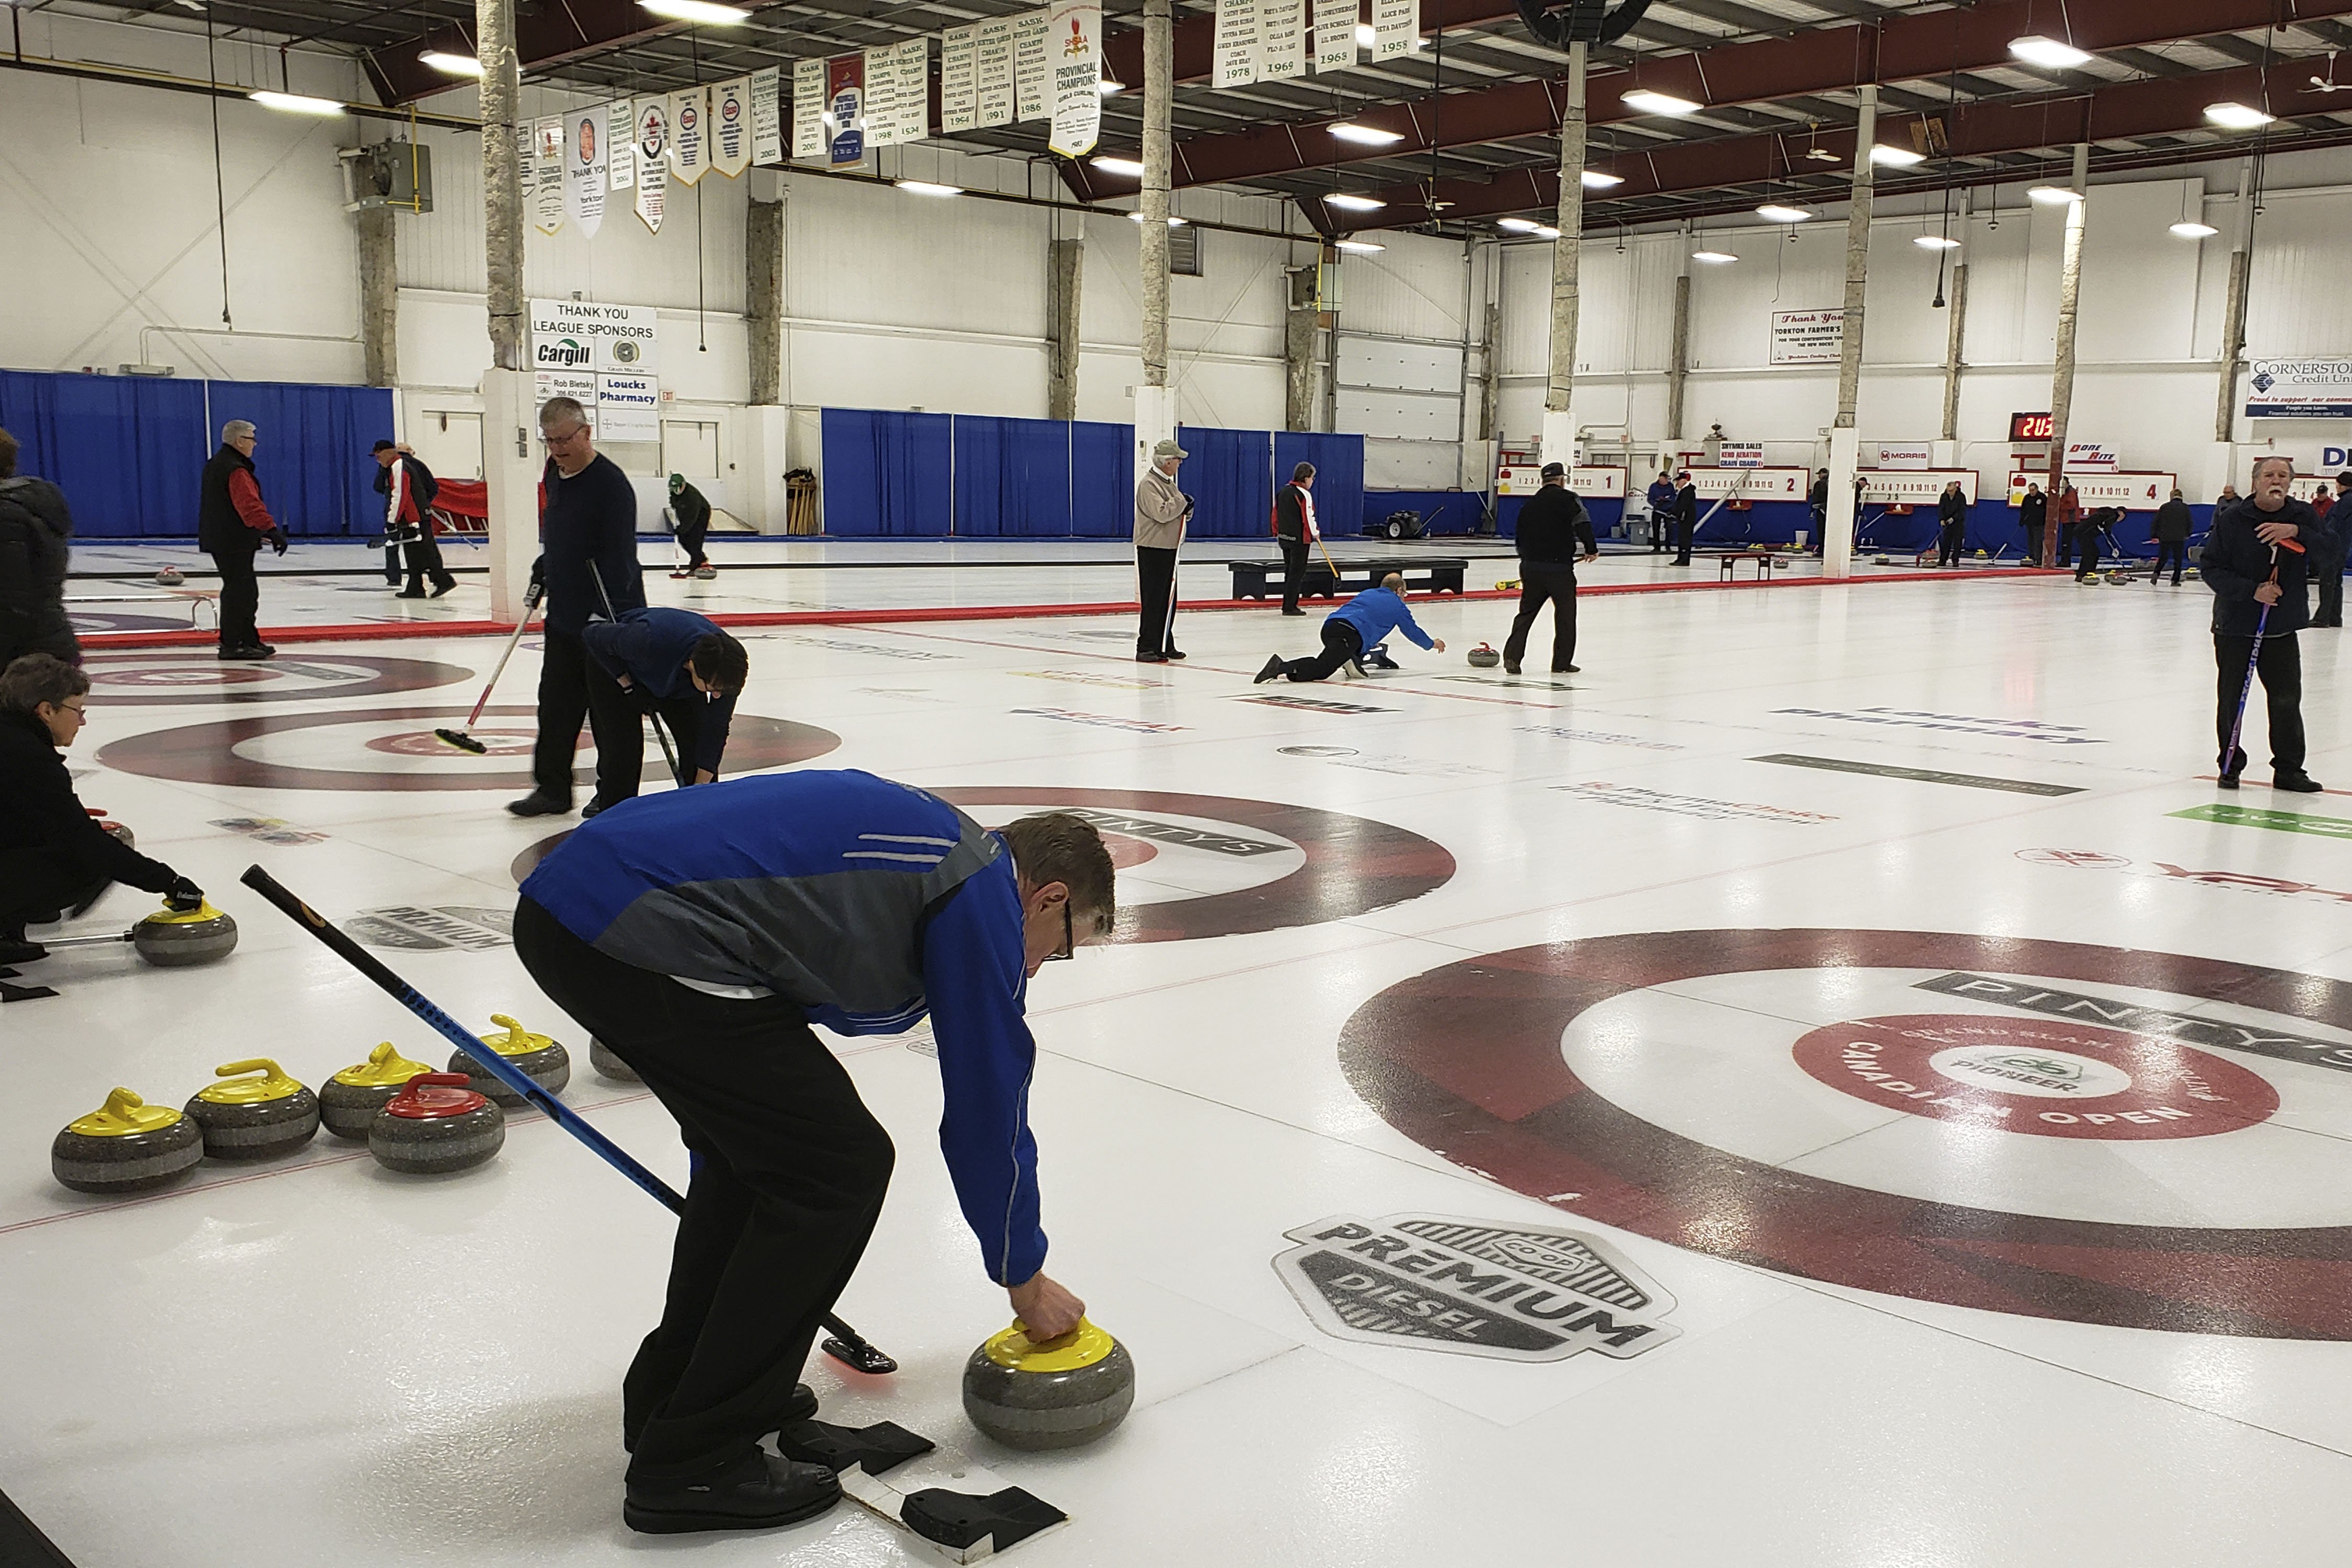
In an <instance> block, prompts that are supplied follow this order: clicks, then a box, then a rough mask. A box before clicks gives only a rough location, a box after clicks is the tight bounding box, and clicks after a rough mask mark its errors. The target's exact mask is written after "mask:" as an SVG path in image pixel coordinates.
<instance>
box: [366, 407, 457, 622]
mask: <svg viewBox="0 0 2352 1568" xmlns="http://www.w3.org/2000/svg"><path fill="white" fill-rule="evenodd" d="M374 457H375V465H376V468H377V470H378V471H377V473H376V477H375V489H376V493H377V494H378V495H380V496H382V497H383V498H384V509H383V537H384V544H385V548H386V550H387V552H389V551H390V550H391V548H392V547H394V546H395V545H396V546H397V547H398V548H399V550H400V552H401V554H402V556H403V557H404V558H405V559H406V561H407V563H408V586H407V587H405V588H404V589H402V590H401V591H400V593H399V594H398V595H395V596H396V597H399V598H403V599H423V598H427V597H430V598H435V599H437V598H439V597H440V596H441V595H444V594H446V593H447V592H448V591H449V590H450V589H452V588H454V587H456V586H457V578H455V577H453V576H451V575H450V574H449V568H448V567H446V565H444V564H442V562H441V547H440V546H439V545H438V544H436V543H435V542H433V535H434V533H435V532H436V531H438V529H439V528H440V526H441V525H440V524H439V523H437V522H436V521H433V498H434V495H435V494H436V492H437V491H438V490H439V489H440V488H441V487H440V484H439V483H438V481H436V479H434V478H433V470H432V469H430V468H426V467H425V464H424V463H423V462H422V461H421V460H419V459H418V458H417V456H416V454H415V453H414V452H412V451H410V450H409V449H408V448H407V447H395V446H394V445H393V444H392V443H391V442H389V441H378V442H377V443H376V444H375V447H374ZM427 577H430V578H432V579H433V592H432V593H431V594H430V595H427V594H426V593H425V578H427ZM394 580H395V581H397V579H394Z"/></svg>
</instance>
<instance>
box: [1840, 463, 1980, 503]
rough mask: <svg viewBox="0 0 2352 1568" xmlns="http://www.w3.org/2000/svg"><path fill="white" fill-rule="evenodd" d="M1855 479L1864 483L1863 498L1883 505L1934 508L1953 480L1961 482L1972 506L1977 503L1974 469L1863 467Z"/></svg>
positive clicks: (1964, 494)
mask: <svg viewBox="0 0 2352 1568" xmlns="http://www.w3.org/2000/svg"><path fill="white" fill-rule="evenodd" d="M1854 477H1855V478H1856V479H1860V480H1861V481H1862V499H1863V500H1864V501H1869V502H1874V503H1876V504H1879V505H1883V506H1934V505H1935V504H1936V501H1937V498H1939V497H1941V496H1942V495H1943V493H1944V486H1945V485H1946V484H1948V483H1949V482H1950V481H1951V480H1953V479H1958V480H1959V481H1960V494H1961V495H1963V496H1965V497H1967V498H1968V500H1969V505H1971V506H1973V505H1975V504H1976V499H1977V471H1976V470H1975V469H1974V468H1891V469H1890V468H1861V469H1857V470H1856V471H1855V474H1854Z"/></svg>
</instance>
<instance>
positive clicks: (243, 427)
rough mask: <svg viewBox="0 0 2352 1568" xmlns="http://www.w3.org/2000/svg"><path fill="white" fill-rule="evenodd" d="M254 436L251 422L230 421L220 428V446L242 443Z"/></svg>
mask: <svg viewBox="0 0 2352 1568" xmlns="http://www.w3.org/2000/svg"><path fill="white" fill-rule="evenodd" d="M254 434H255V431H254V428H253V421H252V420H250V419H232V420H230V421H229V422H228V423H227V424H226V425H224V426H221V445H222V446H224V447H226V446H227V445H228V444H229V443H230V442H231V441H242V440H244V439H246V438H247V437H249V436H252V435H254Z"/></svg>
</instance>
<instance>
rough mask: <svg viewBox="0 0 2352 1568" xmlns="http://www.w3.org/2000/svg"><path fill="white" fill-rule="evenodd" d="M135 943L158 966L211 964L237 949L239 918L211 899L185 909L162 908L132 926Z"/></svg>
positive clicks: (173, 967)
mask: <svg viewBox="0 0 2352 1568" xmlns="http://www.w3.org/2000/svg"><path fill="white" fill-rule="evenodd" d="M131 946H133V947H135V948H137V949H138V950H139V956H140V957H142V958H143V959H145V960H146V961H147V962H148V963H152V964H153V965H155V966H156V967H157V968H158V969H181V968H184V967H186V966H187V965H189V964H192V963H212V962H213V961H214V960H215V959H216V958H226V957H227V956H228V955H229V954H230V953H232V952H236V921H234V920H232V919H230V918H229V917H228V916H227V915H226V914H223V913H222V912H221V911H220V910H216V909H215V908H213V906H212V905H211V903H210V902H205V903H201V904H198V905H197V906H196V907H195V908H194V909H193V910H186V911H184V912H183V911H181V910H169V909H165V910H156V911H155V912H154V913H153V914H152V915H149V916H148V917H147V918H146V919H145V920H143V921H140V922H139V923H138V924H137V925H135V926H132V927H131Z"/></svg>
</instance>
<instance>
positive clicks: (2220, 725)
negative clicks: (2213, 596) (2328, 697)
mask: <svg viewBox="0 0 2352 1568" xmlns="http://www.w3.org/2000/svg"><path fill="white" fill-rule="evenodd" d="M2253 647H2254V639H2253V638H2252V637H2233V636H2231V635H2229V634H2228V633H2224V632H2215V633H2214V634H2213V662H2214V665H2215V668H2216V670H2217V674H2216V677H2215V679H2214V695H2215V697H2216V699H2217V703H2216V706H2215V708H2214V711H2213V728H2214V734H2215V738H2216V739H2217V740H2218V741H2219V742H2221V745H2220V756H2221V772H2223V773H2241V772H2243V771H2244V769H2245V765H2246V751H2245V746H2244V743H2243V738H2242V737H2241V741H2240V744H2239V747H2238V752H2237V755H2235V756H2234V757H2233V756H2231V754H2230V730H2231V726H2232V725H2233V724H2235V723H2236V722H2237V718H2238V698H2239V696H2240V695H2241V694H2242V693H2243V692H2244V691H2245V689H2246V661H2247V659H2248V658H2249V657H2250V656H2251V654H2252V649H2253ZM2254 672H2255V673H2256V674H2257V675H2259V676H2261V677H2262V681H2263V700H2264V701H2265V702H2267V703H2268V704H2269V705H2270V721H2271V772H2272V773H2280V774H2286V775H2290V776H2291V775H2293V774H2295V773H2301V772H2303V755H2304V747H2303V652H2302V650H2301V649H2300V648H2298V647H2295V641H2294V633H2293V632H2273V633H2272V634H2271V635H2270V636H2268V637H2263V639H2262V657H2261V658H2259V659H2257V660H2256V661H2255V663H2254Z"/></svg>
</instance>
